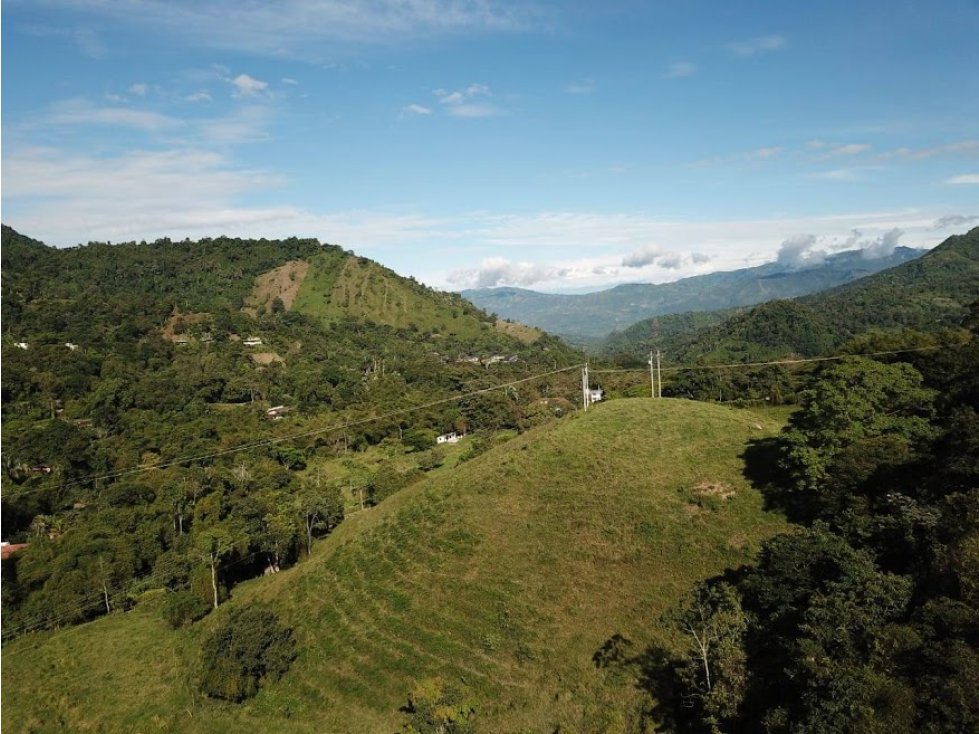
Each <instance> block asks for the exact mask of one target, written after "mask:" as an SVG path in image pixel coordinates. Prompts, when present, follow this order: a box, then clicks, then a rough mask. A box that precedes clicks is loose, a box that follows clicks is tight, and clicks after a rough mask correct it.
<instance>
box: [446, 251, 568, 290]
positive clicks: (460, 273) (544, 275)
mask: <svg viewBox="0 0 979 734" xmlns="http://www.w3.org/2000/svg"><path fill="white" fill-rule="evenodd" d="M566 273H567V269H566V268H558V267H553V266H550V265H544V264H540V263H529V262H510V261H509V260H507V259H506V258H503V257H491V258H487V259H485V260H483V261H482V262H481V263H480V264H479V266H478V267H475V268H462V269H459V270H453V271H451V272H450V273H449V274H448V281H449V282H450V283H452V284H453V285H455V286H458V287H460V288H494V287H496V286H501V285H511V286H524V287H526V286H530V285H535V284H537V283H541V282H543V281H548V280H554V279H555V278H560V277H562V276H563V275H565V274H566Z"/></svg>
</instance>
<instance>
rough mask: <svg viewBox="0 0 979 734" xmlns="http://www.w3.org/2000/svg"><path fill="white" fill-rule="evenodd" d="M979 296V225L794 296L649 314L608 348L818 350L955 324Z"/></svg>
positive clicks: (722, 355) (765, 354)
mask: <svg viewBox="0 0 979 734" xmlns="http://www.w3.org/2000/svg"><path fill="white" fill-rule="evenodd" d="M976 299H979V228H976V229H973V230H971V231H970V232H968V233H966V234H963V235H956V236H953V237H950V238H948V239H947V240H945V242H943V243H942V244H941V245H939V246H938V247H936V248H935V249H933V250H931V251H930V252H928V253H927V254H925V255H924V256H922V257H920V258H918V259H916V260H913V261H911V262H907V263H904V264H902V265H898V266H896V267H893V268H890V269H888V270H884V271H882V272H880V273H876V274H874V275H870V276H868V277H866V278H862V279H860V280H857V281H854V282H852V283H847V284H846V285H842V286H839V287H837V288H834V289H831V290H828V291H824V292H822V293H817V294H814V295H809V296H805V297H802V298H799V299H796V300H794V301H784V300H783V301H773V302H770V303H766V304H762V305H760V306H756V307H754V308H752V309H750V310H741V311H728V312H715V313H703V314H700V313H698V314H679V315H675V316H664V317H659V318H655V319H647V320H645V321H642V322H639V323H637V324H634V325H633V326H631V327H629V328H628V329H626V330H624V331H622V332H620V333H616V334H612V335H611V336H610V337H609V338H608V339H607V340H606V342H605V344H604V345H603V352H604V353H606V354H608V355H610V356H612V355H616V354H618V355H622V358H626V357H631V358H639V357H640V356H642V355H644V354H648V352H649V351H650V350H651V349H660V350H662V351H663V352H665V353H666V354H667V355H668V357H669V358H670V359H674V360H678V361H682V362H690V361H696V360H700V359H708V360H712V361H739V360H745V359H769V358H776V357H780V356H784V355H786V354H790V353H794V354H799V355H803V356H814V355H817V354H822V353H825V352H826V351H828V350H831V349H833V348H834V347H837V346H839V345H840V344H842V343H843V342H845V341H847V340H848V339H852V338H853V337H855V336H857V335H860V334H866V333H867V332H878V331H895V330H913V331H916V332H931V333H933V332H936V331H939V330H941V329H945V328H949V327H956V326H958V325H959V324H961V323H962V320H963V319H964V318H965V316H966V314H967V313H968V307H969V304H971V303H972V302H973V301H975V300H976ZM712 322H713V323H712ZM684 325H694V326H695V327H698V328H693V329H687V328H683V327H684Z"/></svg>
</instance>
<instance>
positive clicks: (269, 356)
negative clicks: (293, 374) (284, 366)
mask: <svg viewBox="0 0 979 734" xmlns="http://www.w3.org/2000/svg"><path fill="white" fill-rule="evenodd" d="M248 356H249V357H251V358H252V361H253V362H254V363H255V364H263V365H264V364H272V363H273V362H285V360H284V359H282V357H280V356H279V355H278V354H276V353H275V352H255V353H254V354H250V355H248Z"/></svg>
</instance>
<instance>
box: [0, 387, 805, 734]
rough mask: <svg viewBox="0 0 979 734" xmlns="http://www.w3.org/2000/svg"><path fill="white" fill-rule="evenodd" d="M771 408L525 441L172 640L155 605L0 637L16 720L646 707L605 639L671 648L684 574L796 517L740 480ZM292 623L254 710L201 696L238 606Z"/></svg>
mask: <svg viewBox="0 0 979 734" xmlns="http://www.w3.org/2000/svg"><path fill="white" fill-rule="evenodd" d="M780 423H781V421H780V420H778V419H775V418H773V417H772V416H771V414H770V413H761V412H751V411H744V410H741V411H739V410H734V409H730V408H727V407H721V406H714V405H708V404H704V403H692V402H687V401H681V400H660V401H651V400H619V401H612V402H609V403H606V404H600V405H597V406H595V408H594V409H593V410H590V411H588V412H587V413H584V414H578V415H577V416H575V417H572V418H567V419H564V420H563V421H561V422H558V423H552V424H549V425H547V426H544V427H541V428H537V429H534V430H531V431H528V432H526V433H524V434H522V435H521V436H519V437H517V438H515V439H513V440H512V441H510V442H508V443H506V444H504V445H502V446H499V447H497V448H494V449H492V450H491V451H489V452H488V453H485V454H483V455H481V456H479V457H477V458H475V459H472V460H471V461H469V462H467V463H464V464H461V465H459V466H458V467H456V468H455V469H453V470H451V472H447V473H443V474H442V475H441V476H438V477H432V478H431V479H428V480H426V481H423V482H422V483H420V484H416V485H414V486H412V487H410V488H408V489H405V490H403V491H401V492H399V493H397V494H395V495H393V496H392V497H390V498H389V499H387V500H385V501H384V502H383V503H382V504H381V505H379V506H378V507H377V508H374V509H371V510H369V511H367V512H362V513H358V514H356V515H353V516H351V517H350V518H348V519H347V520H345V521H344V522H343V523H342V524H341V525H340V527H339V528H338V529H337V530H336V531H334V533H333V534H331V535H330V536H328V537H327V538H326V539H325V540H323V541H321V542H320V544H319V545H318V546H317V547H316V548H315V549H314V553H313V555H312V557H310V558H308V559H307V560H304V561H302V562H300V563H299V564H298V565H297V566H295V567H294V568H292V569H290V570H287V571H284V572H282V573H280V574H277V575H275V576H271V577H267V578H258V579H255V580H253V581H249V582H246V583H244V584H242V585H241V586H239V587H238V588H237V589H236V591H235V593H234V596H233V598H232V599H231V600H230V601H229V602H227V603H226V604H225V605H224V606H223V607H222V608H221V609H219V610H218V612H217V613H216V614H214V615H211V616H209V617H207V618H205V619H204V620H203V621H202V622H200V623H198V624H196V625H194V626H193V627H191V628H189V629H185V630H181V631H177V632H171V631H169V630H168V629H166V627H165V626H164V624H163V622H162V621H161V620H160V619H159V617H158V616H157V614H158V612H157V610H156V609H154V607H153V601H152V600H151V599H147V600H145V601H143V602H141V603H140V604H138V605H137V607H136V610H135V611H134V612H131V613H128V614H113V615H109V616H108V617H105V618H102V619H100V620H97V621H95V622H92V623H90V624H86V625H83V626H81V627H77V628H74V629H70V630H63V631H60V632H57V633H43V634H32V635H28V636H26V637H23V638H21V639H18V640H14V641H13V642H11V643H8V645H7V646H6V647H5V648H4V655H3V676H4V686H3V705H4V731H5V732H7V731H9V732H11V734H15V733H19V732H26V731H33V730H50V729H55V728H63V729H67V730H75V731H81V730H87V729H93V728H99V729H103V730H107V731H116V730H130V731H149V730H154V729H157V728H163V729H166V730H168V731H186V732H223V731H236V730H238V731H240V730H244V729H245V728H246V727H247V728H248V729H249V730H253V731H276V732H285V733H288V732H320V731H343V732H371V733H373V732H386V731H395V730H398V728H399V724H400V723H401V722H402V721H403V714H401V713H400V712H399V708H400V707H402V706H403V705H404V704H405V703H406V699H407V695H408V693H409V691H411V690H412V688H413V687H414V685H415V683H416V682H417V681H418V680H420V679H424V678H427V677H430V676H440V677H442V678H443V679H445V680H447V681H449V682H451V683H453V684H457V685H461V686H464V687H465V688H467V689H468V690H469V691H470V693H471V695H472V697H473V698H474V699H475V700H476V701H477V702H478V713H477V718H476V724H477V727H478V730H479V731H487V732H491V731H556V730H558V729H560V730H561V731H608V730H610V727H613V726H614V725H615V724H616V722H620V723H621V721H623V719H624V717H631V720H633V721H635V720H636V717H638V712H639V710H640V709H641V708H643V707H648V706H649V704H650V701H649V699H648V698H647V697H646V696H647V694H645V693H644V692H643V689H642V683H641V681H639V680H637V679H635V678H633V677H632V675H630V674H623V675H618V676H617V675H612V674H610V673H609V672H607V671H605V670H601V669H599V668H597V667H596V664H595V662H594V655H595V653H596V652H597V651H598V650H599V648H600V647H601V646H602V645H603V644H604V643H605V642H606V641H607V640H609V639H610V638H611V637H612V636H613V635H616V634H618V635H622V636H623V637H625V638H627V639H628V640H631V641H632V643H633V644H632V645H631V647H627V649H626V652H627V653H628V654H630V655H639V654H641V653H643V651H644V650H645V649H646V647H647V646H649V645H655V646H662V647H665V648H668V649H672V648H673V647H674V645H675V644H676V643H677V637H676V635H677V632H676V630H674V629H673V628H671V627H670V625H669V624H668V623H666V622H664V613H666V612H668V611H669V610H671V609H672V608H673V607H674V605H676V604H677V603H678V601H679V600H680V599H681V598H682V597H683V595H684V594H685V592H686V591H687V590H688V589H689V588H690V587H691V585H692V584H694V583H695V582H697V581H698V580H701V579H704V578H707V577H709V576H711V575H713V574H716V573H718V572H720V571H722V570H723V569H725V568H736V567H738V566H740V565H741V564H744V563H747V562H750V560H751V559H752V558H753V557H754V555H755V553H756V551H757V549H758V547H759V544H760V542H761V541H763V540H764V539H765V538H767V537H770V536H771V535H773V534H775V533H778V532H781V531H783V530H785V529H786V528H787V525H786V524H785V522H784V521H783V520H781V519H780V518H779V517H777V516H775V515H772V514H769V513H767V512H765V511H764V510H763V506H762V505H763V502H762V497H761V496H760V494H759V493H758V492H757V491H756V490H754V489H752V488H751V487H750V486H749V484H748V483H747V482H746V480H745V478H744V474H743V471H744V466H743V459H742V458H741V457H742V455H743V453H744V451H745V449H746V447H747V446H748V444H749V442H750V441H752V440H754V439H759V438H763V437H767V436H771V435H773V434H774V433H775V432H776V431H777V430H778V428H779V427H780ZM252 604H263V605H266V606H268V607H270V608H272V609H274V610H275V611H276V612H277V613H278V614H279V616H280V617H281V619H282V620H283V622H284V623H286V624H288V625H290V626H292V627H293V628H294V629H295V631H296V635H297V639H298V643H299V648H298V652H299V657H298V658H297V659H296V661H295V662H294V663H293V665H292V668H291V670H290V671H289V672H288V673H287V674H286V676H285V677H284V678H283V679H282V680H280V681H278V682H277V683H276V684H275V685H273V686H271V687H269V688H268V689H263V690H262V691H261V692H260V693H259V695H258V696H257V697H256V698H255V699H254V700H252V701H250V702H248V703H245V704H242V705H239V706H234V705H227V704H219V703H215V702H213V701H209V700H206V699H203V698H202V697H201V696H200V695H199V694H197V693H196V692H195V688H194V675H195V670H196V665H197V652H196V648H197V646H198V645H199V644H200V641H201V639H203V637H204V636H206V634H207V632H208V630H210V629H212V628H213V627H214V625H215V623H216V622H217V621H219V619H220V618H222V617H223V616H224V615H226V614H227V613H228V612H229V611H231V610H233V609H234V608H236V607H242V606H246V605H252Z"/></svg>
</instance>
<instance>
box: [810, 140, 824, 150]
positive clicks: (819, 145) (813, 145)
mask: <svg viewBox="0 0 979 734" xmlns="http://www.w3.org/2000/svg"><path fill="white" fill-rule="evenodd" d="M827 145H828V143H826V141H825V140H819V139H814V140H809V141H806V148H807V149H808V150H822V149H823V148H825V147H826V146H827Z"/></svg>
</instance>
